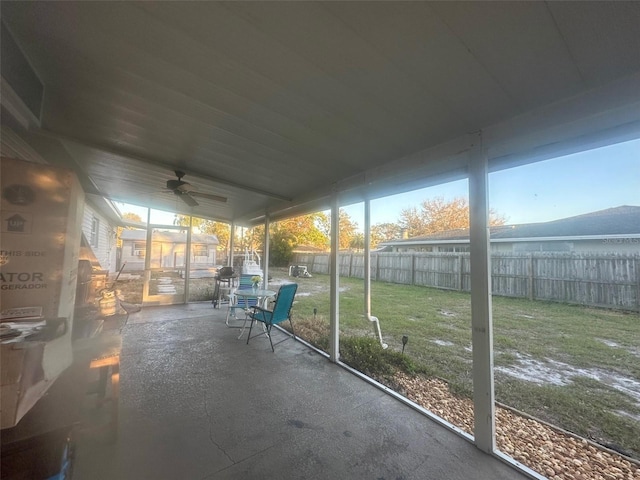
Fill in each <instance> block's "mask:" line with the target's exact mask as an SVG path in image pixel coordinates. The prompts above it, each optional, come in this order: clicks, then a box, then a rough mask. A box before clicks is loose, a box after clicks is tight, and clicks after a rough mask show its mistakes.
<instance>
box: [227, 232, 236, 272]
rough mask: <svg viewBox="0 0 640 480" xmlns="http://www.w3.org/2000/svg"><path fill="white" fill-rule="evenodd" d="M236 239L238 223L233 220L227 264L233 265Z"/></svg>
mask: <svg viewBox="0 0 640 480" xmlns="http://www.w3.org/2000/svg"><path fill="white" fill-rule="evenodd" d="M235 239H236V224H235V222H231V223H230V224H229V256H228V257H227V266H229V267H233V250H234V249H235V243H236V242H235Z"/></svg>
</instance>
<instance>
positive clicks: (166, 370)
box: [73, 303, 527, 480]
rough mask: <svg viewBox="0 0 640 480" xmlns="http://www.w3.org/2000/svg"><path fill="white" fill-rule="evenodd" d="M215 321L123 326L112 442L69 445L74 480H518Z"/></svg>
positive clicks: (170, 315) (419, 422)
mask: <svg viewBox="0 0 640 480" xmlns="http://www.w3.org/2000/svg"><path fill="white" fill-rule="evenodd" d="M224 313H225V309H224V307H223V308H222V309H221V310H214V309H213V308H212V306H211V304H210V303H198V304H189V305H186V306H175V307H153V308H145V309H143V310H142V311H141V312H138V313H136V314H133V315H132V316H131V318H130V320H129V324H128V325H127V327H126V328H125V330H124V347H123V350H122V357H121V375H120V385H121V397H120V427H119V438H118V440H117V442H116V443H114V444H111V445H105V444H102V443H100V442H87V441H84V442H83V441H80V442H79V445H78V450H77V456H76V468H75V472H74V477H73V478H74V479H78V480H83V479H86V480H100V479H111V480H115V479H117V480H127V479H131V480H134V479H135V480H142V479H156V480H157V479H187V480H190V479H200V480H204V479H212V480H213V479H216V480H217V479H329V478H330V479H387V480H391V479H394V480H395V479H405V480H409V479H416V480H425V479H434V480H435V479H491V480H501V479H504V480H518V479H524V478H527V477H525V476H524V475H522V474H519V473H518V472H517V471H515V470H514V469H512V468H511V467H509V466H508V465H505V464H504V463H502V462H500V461H499V460H497V459H495V458H493V457H491V456H489V455H486V454H484V453H482V452H480V451H479V450H478V449H476V448H475V447H474V446H473V445H472V444H471V443H469V442H468V441H466V440H464V439H463V438H461V437H459V436H458V435H456V434H454V433H452V432H450V431H449V430H447V429H445V428H444V427H442V426H440V425H438V424H436V423H434V422H433V421H431V420H429V419H428V418H426V417H425V416H423V415H421V414H420V413H418V412H416V411H414V410H413V409H411V408H410V407H408V406H406V405H404V404H402V403H401V402H398V401H397V400H395V399H394V398H392V397H390V396H389V395H387V394H385V393H384V392H382V391H380V390H379V389H377V388H375V387H374V386H372V385H370V384H368V383H367V382H365V381H363V380H361V379H360V378H358V377H356V376H354V375H352V374H351V373H349V372H348V371H346V370H345V369H343V368H341V367H339V366H337V365H335V364H332V363H331V362H329V361H328V360H327V359H326V358H325V357H323V356H322V355H319V354H317V353H316V352H314V351H312V350H310V349H308V348H306V347H305V346H304V345H302V344H300V343H298V342H294V341H292V340H290V341H287V342H284V343H282V344H280V345H277V346H276V351H275V354H274V353H272V352H271V349H270V347H269V342H268V340H267V339H266V338H265V337H258V338H255V339H252V340H251V343H250V344H249V345H246V344H245V338H246V337H243V339H242V340H238V339H237V335H238V333H239V330H237V329H231V328H227V327H226V326H225V325H224V316H223V315H224ZM294 325H295V324H294ZM283 335H284V334H283V333H282V332H277V333H276V334H275V336H277V337H281V336H283ZM275 336H274V338H275Z"/></svg>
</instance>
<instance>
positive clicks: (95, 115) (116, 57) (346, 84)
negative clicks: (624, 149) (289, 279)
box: [1, 2, 640, 479]
mask: <svg viewBox="0 0 640 480" xmlns="http://www.w3.org/2000/svg"><path fill="white" fill-rule="evenodd" d="M638 38H640V3H638V2H4V3H3V5H2V49H3V55H2V57H3V66H2V139H1V140H2V141H1V147H2V151H1V153H2V156H3V157H12V158H16V159H19V160H22V161H28V162H32V163H36V164H45V165H52V166H56V167H63V168H65V169H68V170H71V171H73V172H74V174H75V175H76V176H77V178H78V180H79V183H80V185H81V186H82V190H83V195H85V196H86V198H88V199H91V200H92V201H95V202H97V203H98V202H99V203H101V204H104V205H106V206H105V208H111V203H110V202H111V201H112V200H115V201H119V202H127V203H131V204H134V205H140V206H143V207H149V208H153V209H159V210H163V211H170V212H175V213H177V214H181V215H188V216H194V217H199V218H204V219H211V220H213V221H216V222H224V223H228V224H229V225H230V226H231V229H232V230H233V229H234V228H236V227H243V228H244V227H255V226H262V225H263V226H264V230H265V232H266V235H265V237H264V251H265V252H268V251H269V236H268V232H269V226H270V224H271V223H272V222H277V221H279V220H283V219H287V218H291V217H293V216H296V215H303V214H307V213H311V212H317V211H323V210H329V209H330V210H331V241H332V245H331V248H332V254H331V259H330V263H331V267H330V271H331V279H330V281H331V283H330V308H331V311H330V315H329V316H330V323H331V336H330V348H329V360H330V361H327V360H326V359H325V358H324V357H322V356H321V355H319V354H315V353H313V351H311V350H308V349H306V348H305V347H302V346H301V345H300V344H293V343H289V344H288V345H287V344H285V345H286V347H284V348H279V349H277V350H276V353H275V355H274V354H271V352H270V351H269V350H268V347H267V346H266V345H263V344H261V342H260V341H256V342H255V344H252V345H250V346H249V347H246V346H245V345H243V344H242V343H241V342H239V341H236V339H235V338H234V335H235V334H237V332H236V331H232V330H227V329H226V327H224V326H223V322H222V321H221V319H219V318H217V315H218V314H219V312H215V311H213V310H212V309H211V308H210V305H200V304H195V305H186V306H180V307H171V308H169V307H166V308H162V309H157V310H153V309H146V308H145V309H144V310H143V311H142V312H141V313H139V314H137V315H136V316H133V317H132V318H131V323H130V325H129V326H128V327H127V329H126V331H125V339H124V350H123V355H122V391H123V395H122V399H121V402H122V405H121V406H122V408H121V410H122V417H121V422H120V423H121V425H120V426H121V437H120V440H119V441H118V443H116V444H115V445H113V446H111V447H106V448H105V447H103V446H102V447H100V448H97V449H89V448H88V447H84V446H83V447H82V448H81V449H80V452H79V455H78V465H77V472H78V473H77V475H78V478H225V477H239V478H252V477H254V478H274V477H275V478H300V477H306V478H313V477H314V476H315V477H318V478H325V477H328V476H330V474H331V475H333V476H335V477H337V478H422V479H423V478H498V479H499V478H510V479H511V478H517V477H518V475H519V474H518V473H517V472H516V471H515V470H514V469H512V468H510V467H509V466H507V465H503V464H502V462H501V460H505V459H504V455H503V454H502V453H500V452H499V451H498V449H497V448H496V444H495V437H496V428H495V398H494V378H493V323H492V322H493V320H492V303H491V293H490V292H491V277H490V271H491V269H490V267H491V265H490V262H491V259H490V257H489V229H488V222H489V205H488V196H489V192H488V175H489V172H495V171H498V170H504V169H509V168H512V167H515V166H519V165H525V164H529V163H533V162H539V161H543V160H547V159H550V158H555V157H558V156H561V155H566V154H569V153H574V152H579V151H584V150H587V149H591V148H596V147H599V146H604V145H610V144H614V143H618V142H624V141H627V140H630V139H636V138H640V88H639V85H640V57H639V56H638ZM631 174H633V172H631V173H630V175H631ZM182 177H184V179H183V178H182ZM459 179H467V180H468V186H469V195H468V196H469V205H470V254H471V280H470V281H471V303H472V319H471V320H470V322H469V325H468V328H469V330H470V331H471V332H472V347H473V369H472V370H473V391H474V399H473V400H474V415H475V422H474V436H473V442H474V443H473V444H472V443H471V442H467V441H466V440H465V439H463V438H462V437H459V436H457V435H456V434H454V433H452V432H449V431H447V430H446V429H445V427H443V426H439V425H437V424H435V423H433V422H432V421H431V420H429V419H428V418H426V417H423V416H421V415H420V414H419V413H418V412H416V411H413V410H412V409H411V408H409V407H407V406H405V405H403V404H401V403H398V402H396V401H395V400H393V399H392V398H391V397H388V396H386V395H385V394H384V393H382V392H381V391H380V390H378V389H376V388H375V387H373V386H371V385H369V384H367V383H365V382H363V381H361V380H360V379H358V378H357V377H355V376H353V375H352V374H351V373H349V372H347V371H345V370H343V369H341V368H340V367H339V365H340V353H339V352H340V348H339V347H340V311H339V297H340V293H339V292H340V289H339V277H338V268H337V267H338V250H339V244H338V237H339V221H338V217H339V209H340V208H341V207H344V206H348V205H354V204H359V203H362V204H363V205H364V212H365V221H364V223H365V225H364V227H365V228H364V231H365V239H368V238H369V235H368V233H369V232H370V201H371V200H373V199H379V198H383V197H386V196H389V195H394V194H398V193H402V192H408V191H412V190H415V189H418V188H423V187H428V186H433V185H438V184H441V183H444V182H448V181H453V180H459ZM567 181H571V179H567ZM192 197H195V198H192ZM77 200H78V202H81V201H82V199H81V198H80V195H78V199H77ZM151 223H152V222H151V221H149V224H151ZM152 226H153V225H152ZM369 247H370V245H369V243H368V240H367V241H366V243H365V250H366V251H367V252H368V251H369V250H370V249H369ZM233 248H234V245H233V236H232V237H231V241H230V245H229V249H230V251H233ZM264 265H265V272H264V274H265V277H266V278H268V265H269V258H268V256H267V255H265V257H264ZM369 267H370V265H369V264H368V263H365V271H369ZM146 268H147V270H148V265H147V267H146ZM70 283H72V282H70ZM366 288H367V293H366V294H365V297H368V293H369V290H368V287H366ZM368 301H369V298H365V299H364V302H363V303H364V304H365V305H366V304H367V302H368ZM363 310H364V311H365V312H364V313H365V315H369V314H371V315H375V314H376V312H371V311H370V310H369V309H368V308H367V307H366V306H365V307H364V308H363ZM281 347H283V346H281ZM261 407H266V408H268V409H269V410H268V411H267V412H264V411H261V410H260V408H261ZM474 444H475V447H477V448H474ZM487 454H488V455H487ZM512 466H515V467H518V466H519V465H517V462H513V463H512ZM334 470H335V471H334ZM529 473H531V472H529ZM531 476H533V477H534V478H539V475H538V474H535V473H531Z"/></svg>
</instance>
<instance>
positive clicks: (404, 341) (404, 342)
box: [402, 335, 409, 355]
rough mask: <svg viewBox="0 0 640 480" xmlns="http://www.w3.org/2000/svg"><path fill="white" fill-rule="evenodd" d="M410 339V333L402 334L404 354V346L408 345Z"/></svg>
mask: <svg viewBox="0 0 640 480" xmlns="http://www.w3.org/2000/svg"><path fill="white" fill-rule="evenodd" d="M408 341H409V336H408V335H403V336H402V354H403V355H404V347H406V346H407V342H408Z"/></svg>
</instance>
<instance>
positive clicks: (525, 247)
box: [379, 205, 640, 254]
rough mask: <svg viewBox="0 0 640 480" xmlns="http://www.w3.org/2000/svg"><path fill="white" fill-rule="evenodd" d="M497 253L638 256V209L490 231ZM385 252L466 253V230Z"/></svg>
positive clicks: (389, 246)
mask: <svg viewBox="0 0 640 480" xmlns="http://www.w3.org/2000/svg"><path fill="white" fill-rule="evenodd" d="M490 232H491V250H492V251H493V252H498V253H527V252H573V253H585V252H589V253H631V254H640V207H638V206H629V205H623V206H620V207H615V208H608V209H606V210H600V211H597V212H591V213H586V214H584V215H578V216H575V217H568V218H562V219H560V220H554V221H551V222H543V223H526V224H520V225H500V226H493V227H490ZM382 247H384V251H387V252H468V251H469V229H457V230H447V231H444V232H438V233H434V234H431V235H424V236H420V237H413V238H407V239H402V240H392V241H388V242H383V243H381V244H380V245H379V248H382Z"/></svg>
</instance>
